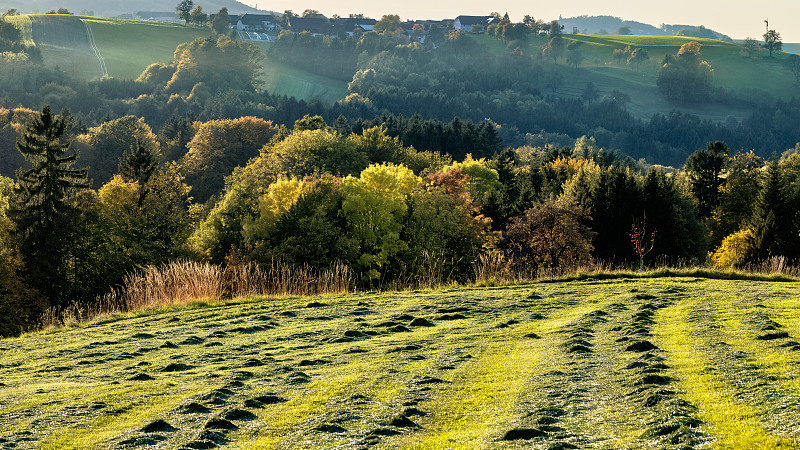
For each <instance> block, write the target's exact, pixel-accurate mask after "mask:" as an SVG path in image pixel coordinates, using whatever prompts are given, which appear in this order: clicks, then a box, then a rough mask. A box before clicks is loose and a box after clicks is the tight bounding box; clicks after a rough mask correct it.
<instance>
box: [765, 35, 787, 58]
mask: <svg viewBox="0 0 800 450" xmlns="http://www.w3.org/2000/svg"><path fill="white" fill-rule="evenodd" d="M763 46H764V48H766V49H767V50H769V57H770V58H772V52H773V51H776V52H779V51H781V50H783V41H782V40H781V34H780V33H778V32H777V31H775V30H767V32H766V33H764V44H763Z"/></svg>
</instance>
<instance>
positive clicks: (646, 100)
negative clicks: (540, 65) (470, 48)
mask: <svg viewBox="0 0 800 450" xmlns="http://www.w3.org/2000/svg"><path fill="white" fill-rule="evenodd" d="M564 37H565V39H566V40H567V42H568V43H569V42H573V41H574V42H579V43H580V52H581V53H582V55H583V60H582V61H581V63H580V64H579V66H578V68H574V67H573V68H568V71H567V72H566V74H565V77H564V80H563V81H564V82H563V84H562V85H561V86H560V87H559V88H558V89H557V90H556V92H555V94H556V95H561V96H565V97H576V96H580V95H581V94H582V93H583V91H584V89H585V88H586V85H587V84H588V83H589V82H591V83H593V84H594V85H595V87H596V88H597V89H598V90H599V91H600V94H601V95H608V94H611V93H612V92H613V91H615V90H618V91H620V92H623V93H625V94H627V95H628V96H629V97H630V102H629V103H628V109H629V110H630V111H631V112H632V113H633V114H634V115H636V116H638V117H640V118H649V117H650V116H652V115H653V114H656V113H662V114H665V113H669V112H670V111H672V110H680V111H685V112H689V113H692V114H696V115H697V116H699V117H701V118H704V119H710V120H717V121H725V120H728V119H729V118H734V119H737V120H741V119H743V118H745V117H746V116H747V115H748V114H749V112H750V110H749V109H748V108H746V107H736V106H731V105H719V104H714V105H692V106H676V105H674V104H672V103H669V102H667V101H666V100H665V99H664V98H663V97H662V95H661V94H660V92H659V91H658V87H657V85H656V80H657V77H658V69H659V67H660V65H661V61H662V60H663V59H664V57H665V56H666V55H676V54H677V53H678V50H680V47H681V45H683V44H685V43H687V42H690V41H697V42H699V43H700V44H701V48H700V53H701V57H702V59H704V60H707V61H708V62H709V63H710V64H711V67H712V68H713V69H714V80H713V83H714V86H715V87H719V88H723V89H726V90H728V91H732V92H734V93H736V94H737V95H739V96H740V97H742V98H744V99H745V100H758V101H762V100H770V99H771V100H775V99H779V98H782V99H785V98H791V97H792V96H797V95H800V87H799V86H797V85H796V84H795V83H794V78H793V76H792V74H791V73H790V72H789V71H788V70H787V69H786V68H785V62H786V59H787V58H788V54H786V53H776V54H775V55H774V57H773V58H769V57H767V55H766V53H764V54H754V55H753V57H746V56H743V55H742V54H741V48H740V46H739V45H737V44H735V43H732V42H725V41H719V40H714V39H698V38H690V37H679V36H617V35H580V34H579V35H564ZM474 38H475V39H477V40H478V41H479V42H480V43H482V44H484V45H486V46H488V47H489V48H490V49H492V50H493V51H494V52H498V53H499V52H504V51H506V44H505V43H504V42H502V41H498V40H496V39H492V38H490V37H488V36H486V35H477V36H474ZM546 43H547V38H545V37H535V38H533V39H531V40H530V41H529V42H528V44H527V51H528V52H530V53H531V54H537V53H538V52H539V51H540V50H539V49H540V48H541V47H542V46H543V45H545V44H546ZM626 46H630V47H631V48H632V49H634V48H637V47H640V48H642V49H644V50H646V51H647V52H648V54H649V57H650V60H649V61H648V62H646V63H643V64H641V65H640V66H630V65H627V64H626V63H625V62H622V64H616V63H615V62H614V61H613V60H612V58H611V55H612V53H613V51H614V50H615V49H624V48H625V47H626ZM565 57H566V52H565V56H564V57H562V58H561V59H559V62H558V64H559V65H561V66H562V67H564V66H567V62H566V61H565Z"/></svg>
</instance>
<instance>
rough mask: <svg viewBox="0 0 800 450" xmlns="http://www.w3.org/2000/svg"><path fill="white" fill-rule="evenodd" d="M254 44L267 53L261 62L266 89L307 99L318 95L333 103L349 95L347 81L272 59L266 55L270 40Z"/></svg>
mask: <svg viewBox="0 0 800 450" xmlns="http://www.w3.org/2000/svg"><path fill="white" fill-rule="evenodd" d="M253 45H255V46H257V47H259V48H261V49H262V51H263V52H264V54H265V57H264V59H263V61H262V64H261V65H262V70H263V77H262V80H263V81H264V85H263V86H262V88H263V89H264V90H266V91H269V92H270V93H272V94H277V95H285V96H287V97H295V98H298V99H305V100H308V99H311V98H315V97H316V98H320V99H322V100H326V101H328V102H331V103H333V102H336V101H339V100H342V99H344V98H345V97H346V96H347V83H345V82H343V81H341V80H336V79H334V78H329V77H325V76H322V75H317V74H314V73H310V72H307V71H305V70H302V69H298V68H296V67H292V66H288V65H286V64H283V63H281V62H279V61H274V60H272V59H270V58H269V57H267V56H266V51H267V49H268V48H269V46H270V45H271V44H270V43H268V42H253Z"/></svg>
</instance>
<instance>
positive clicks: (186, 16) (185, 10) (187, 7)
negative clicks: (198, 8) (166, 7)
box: [175, 0, 194, 23]
mask: <svg viewBox="0 0 800 450" xmlns="http://www.w3.org/2000/svg"><path fill="white" fill-rule="evenodd" d="M193 7H194V2H193V1H192V0H181V2H180V3H178V6H176V7H175V12H176V13H177V14H178V17H180V18H181V19H182V20H183V21H184V22H186V23H189V22H191V21H192V8H193Z"/></svg>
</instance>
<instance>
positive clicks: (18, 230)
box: [0, 33, 800, 334]
mask: <svg viewBox="0 0 800 450" xmlns="http://www.w3.org/2000/svg"><path fill="white" fill-rule="evenodd" d="M373 34H374V33H373ZM365 36H368V37H366V38H365ZM401 38H402V35H400V34H397V33H395V34H391V35H385V34H384V35H377V34H374V36H373V35H371V34H370V33H365V34H364V35H362V36H360V37H359V38H358V39H357V40H356V39H355V38H353V39H352V41H348V42H349V43H347V42H345V43H344V44H336V45H343V46H344V47H343V48H344V49H349V48H350V47H348V46H353V51H360V53H358V57H357V58H356V59H355V63H354V64H355V67H356V68H357V71H356V72H355V74H354V75H353V77H352V81H351V83H350V89H351V91H352V92H351V94H350V95H349V96H348V97H347V98H346V99H344V100H342V101H340V102H337V103H336V104H333V105H330V104H324V103H322V102H317V101H312V102H305V101H301V100H296V99H289V98H282V97H276V96H273V95H270V94H268V93H265V92H262V91H259V90H258V64H257V63H258V61H257V59H258V54H257V53H256V52H254V50H253V48H252V47H249V46H248V45H247V44H244V43H240V42H234V41H230V40H229V39H228V38H226V37H218V38H216V39H201V40H197V41H194V42H191V43H187V44H183V45H181V46H179V47H178V49H177V50H176V54H175V60H174V61H172V62H170V63H165V64H154V65H151V66H150V67H148V68H147V69H146V70H145V71H144V72H143V74H142V76H141V77H140V78H139V79H138V80H135V81H124V80H115V79H113V78H110V79H102V80H99V81H96V82H91V83H81V82H78V81H75V80H73V79H71V78H70V77H69V76H68V75H67V74H64V73H63V72H60V71H56V70H48V69H45V68H43V67H42V66H41V65H40V64H38V63H36V62H35V61H31V60H30V59H27V58H21V59H19V60H13V61H12V62H11V63H10V64H4V65H0V72H2V76H0V84H2V87H3V88H6V87H7V88H8V89H7V90H5V89H4V90H2V91H0V92H2V94H0V104H4V105H8V104H20V105H23V107H19V108H15V109H0V170H1V171H3V172H2V175H6V177H3V178H0V258H1V259H2V261H0V262H2V264H0V270H2V273H0V275H2V276H1V277H0V294H2V297H1V298H2V303H0V313H2V314H0V318H2V319H3V320H4V322H2V324H0V327H1V329H0V333H2V334H13V333H17V332H19V331H20V330H23V329H26V328H27V327H31V326H34V325H35V323H36V320H37V319H38V317H39V316H40V314H41V313H42V311H44V310H45V309H47V308H56V310H57V308H60V307H64V306H65V305H67V304H69V303H71V302H76V303H77V304H79V305H86V304H89V303H90V302H92V301H95V299H97V298H98V297H99V296H102V295H104V294H106V293H107V292H108V289H109V287H113V286H118V285H119V284H120V283H122V282H123V278H124V275H125V274H126V273H130V272H131V271H135V270H136V268H138V267H142V266H146V265H152V264H159V263H162V262H166V261H171V260H175V259H177V258H193V259H197V260H208V261H213V262H216V263H220V264H231V265H233V264H240V263H244V262H254V263H257V264H268V263H270V262H272V261H276V260H278V261H283V262H286V263H287V264H291V265H309V266H312V267H316V268H326V267H329V266H331V265H333V264H336V263H341V264H345V265H347V266H348V267H350V268H352V270H353V271H354V273H356V276H357V280H356V282H357V283H358V284H359V285H360V286H362V287H370V286H372V287H381V286H392V285H397V284H409V285H410V284H415V283H420V282H423V281H425V280H439V281H447V280H452V281H465V280H469V279H470V277H471V276H472V275H473V271H474V270H475V267H476V263H477V262H478V261H480V259H481V258H483V257H486V258H489V259H491V260H492V261H495V262H496V263H497V264H498V265H499V266H500V267H502V268H504V270H512V271H515V273H520V274H529V275H535V274H537V273H546V272H548V271H557V270H561V269H564V268H569V267H575V266H579V265H582V264H590V263H592V261H595V260H601V261H609V262H614V263H626V262H631V261H638V258H639V255H637V254H636V252H635V251H634V249H633V248H632V246H631V242H630V236H629V233H630V231H631V227H632V224H635V223H647V224H648V226H652V227H653V228H655V229H656V230H657V238H656V239H655V241H654V246H653V251H652V253H651V254H650V255H649V258H658V259H660V260H664V261H677V260H679V259H683V260H704V259H705V256H706V254H707V252H708V251H714V261H715V262H716V263H717V264H719V265H721V266H743V265H746V264H750V263H755V262H759V261H763V260H764V259H766V258H771V257H777V256H783V257H786V258H788V259H789V261H791V262H793V261H796V260H797V258H798V257H800V242H798V238H797V236H798V235H800V234H799V233H798V231H800V230H798V224H800V218H799V217H797V216H796V211H798V210H800V208H798V206H800V205H798V202H800V189H798V188H797V186H800V181H798V180H800V169H798V168H797V167H800V163H798V161H800V158H798V154H800V148H798V147H795V149H794V150H791V151H788V152H786V153H784V154H783V155H782V156H781V157H780V158H777V157H776V158H773V160H772V161H770V162H769V163H768V164H766V165H765V164H764V163H763V159H762V157H760V156H759V153H758V152H759V151H760V153H761V154H762V155H763V153H765V152H766V151H774V150H776V149H777V150H783V149H786V148H791V147H793V146H794V145H795V142H796V140H797V136H798V130H797V124H798V123H800V121H798V120H797V119H798V118H800V103H799V102H798V101H797V100H791V101H780V102H777V103H775V104H774V105H771V106H770V105H762V106H760V107H758V108H757V109H756V111H755V112H754V113H753V114H752V115H751V116H750V117H748V118H747V119H746V120H744V121H742V122H741V123H737V124H733V123H731V124H717V123H712V122H705V121H700V120H698V119H697V118H696V117H693V116H690V115H685V114H680V113H673V114H670V115H668V116H661V115H658V116H655V117H653V118H652V119H651V120H650V121H648V122H642V121H637V120H635V119H634V118H633V117H632V116H631V114H630V113H629V112H628V111H627V110H626V109H625V98H624V95H620V94H619V93H615V94H612V95H609V96H607V97H604V98H598V97H596V96H591V95H587V96H584V98H581V99H571V100H570V99H563V98H557V97H550V96H547V95H543V94H542V93H541V90H542V89H545V88H547V84H546V83H547V77H548V76H551V75H552V73H553V72H550V71H551V70H553V68H552V67H548V65H549V63H548V65H545V64H544V63H542V62H541V61H538V60H537V59H536V57H533V56H532V55H524V54H520V53H519V52H517V53H514V52H510V53H508V54H504V55H492V54H490V53H488V52H487V51H486V50H485V49H483V48H481V47H479V46H476V45H475V41H473V40H472V39H470V38H469V37H468V36H465V35H462V34H458V33H454V34H453V35H452V39H446V38H443V39H442V41H441V42H440V43H439V44H438V45H433V44H432V43H431V44H428V43H426V44H419V43H403V42H401V41H402V39H401ZM286 39H288V38H286ZM362 40H363V43H362ZM287 42H288V41H287ZM326 42H327V41H324V40H323V41H322V45H333V44H331V43H330V42H328V43H326ZM312 44H313V45H317V44H318V42H317V38H313V39H308V37H307V36H306V37H303V38H300V39H297V40H296V43H295V45H296V47H295V50H296V51H300V50H298V48H302V46H303V45H312ZM367 44H369V45H367ZM359 45H362V47H361V49H360V50H359V47H358V46H359ZM275 48H280V47H275ZM276 51H277V50H276ZM342 51H344V50H342ZM467 56H469V58H467ZM473 57H474V58H473ZM12 59H13V58H12ZM475 60H480V61H481V64H479V65H476V64H475V63H474V61H475ZM287 62H289V63H292V64H294V62H292V61H290V60H287ZM348 64H349V63H348ZM219 66H223V68H224V70H220V71H217V70H216V68H218V67H219ZM226 71H227V72H226ZM223 72H225V73H227V75H224V74H223ZM221 74H223V75H224V76H223V75H221ZM15 77H16V78H15ZM18 79H21V80H22V82H21V83H16V84H15V83H14V82H13V80H18ZM45 101H46V102H50V103H52V106H47V107H44V108H39V107H36V108H35V109H28V108H26V107H25V106H29V107H31V106H33V105H36V104H39V103H41V102H45ZM65 107H70V108H71V111H72V112H70V111H68V110H65V109H64V108H65ZM40 109H41V110H40ZM54 111H62V112H61V113H60V114H56V113H55V112H54ZM298 118H300V119H298ZM487 118H489V119H488V120H487ZM534 135H538V136H547V137H554V136H555V137H558V138H559V139H562V140H564V141H565V142H568V143H569V144H570V145H569V146H564V145H547V142H546V141H544V142H537V143H536V144H535V145H526V144H531V143H532V142H533V141H534V140H535V136H534ZM589 136H591V137H589ZM575 137H578V139H575ZM718 141H725V142H727V143H728V145H725V144H723V143H721V142H718ZM709 142H711V144H709ZM731 143H733V145H731ZM740 148H754V149H756V150H757V152H755V153H753V152H750V153H744V152H741V151H739V149H740ZM697 149H700V150H697ZM620 150H623V152H621V151H620ZM688 155H691V156H690V157H689V158H688V160H687V158H686V157H687V156H688ZM639 158H647V160H648V161H651V162H652V161H660V162H665V163H672V164H674V165H676V166H684V164H683V163H684V161H686V164H685V166H684V168H683V170H677V171H672V170H666V169H664V168H662V167H661V166H651V167H649V168H648V169H647V170H644V168H645V167H647V162H646V161H636V160H638V159H639ZM796 166H797V167H796ZM8 177H14V178H13V179H12V178H8ZM752 205H756V206H755V208H753V207H752ZM645 219H646V220H645Z"/></svg>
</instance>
